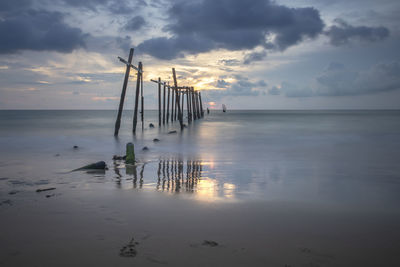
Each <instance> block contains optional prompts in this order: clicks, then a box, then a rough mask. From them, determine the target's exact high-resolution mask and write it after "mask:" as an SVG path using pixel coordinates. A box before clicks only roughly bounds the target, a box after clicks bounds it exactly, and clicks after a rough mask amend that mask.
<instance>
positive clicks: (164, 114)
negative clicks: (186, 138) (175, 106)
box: [163, 82, 166, 124]
mask: <svg viewBox="0 0 400 267" xmlns="http://www.w3.org/2000/svg"><path fill="white" fill-rule="evenodd" d="M165 87H166V83H165V82H164V97H163V124H165Z"/></svg>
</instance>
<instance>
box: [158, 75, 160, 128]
mask: <svg viewBox="0 0 400 267" xmlns="http://www.w3.org/2000/svg"><path fill="white" fill-rule="evenodd" d="M158 126H161V78H160V77H158Z"/></svg>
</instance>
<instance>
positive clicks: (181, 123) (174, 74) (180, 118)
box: [172, 68, 183, 130]
mask: <svg viewBox="0 0 400 267" xmlns="http://www.w3.org/2000/svg"><path fill="white" fill-rule="evenodd" d="M172 76H173V77H174V85H175V89H176V100H177V101H176V104H177V105H178V119H179V124H180V125H181V130H183V120H182V113H181V107H180V105H179V94H178V82H177V81H176V73H175V68H172Z"/></svg>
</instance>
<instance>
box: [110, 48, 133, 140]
mask: <svg viewBox="0 0 400 267" xmlns="http://www.w3.org/2000/svg"><path fill="white" fill-rule="evenodd" d="M132 58H133V48H131V50H130V51H129V58H128V63H129V64H131V63H132ZM130 70H131V66H130V65H126V71H125V78H124V84H123V86H122V92H121V99H120V100H119V108H118V115H117V120H116V121H115V129H114V136H118V132H119V128H120V127H121V115H122V109H123V108H124V101H125V93H126V87H127V86H128V80H129V72H130Z"/></svg>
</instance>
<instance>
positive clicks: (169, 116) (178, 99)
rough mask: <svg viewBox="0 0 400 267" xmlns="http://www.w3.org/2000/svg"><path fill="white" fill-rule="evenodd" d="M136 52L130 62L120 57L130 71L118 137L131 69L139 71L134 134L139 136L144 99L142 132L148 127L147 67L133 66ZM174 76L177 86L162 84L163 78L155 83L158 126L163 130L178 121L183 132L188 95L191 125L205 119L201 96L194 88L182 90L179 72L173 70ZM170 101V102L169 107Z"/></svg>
mask: <svg viewBox="0 0 400 267" xmlns="http://www.w3.org/2000/svg"><path fill="white" fill-rule="evenodd" d="M133 52H134V49H133V48H131V49H130V51H129V57H128V60H125V59H123V58H121V57H118V59H119V60H120V61H121V62H122V63H124V64H125V65H126V71H125V78H124V83H123V86H122V92H121V98H120V102H119V108H118V115H117V120H116V122H115V129H114V136H118V133H119V128H120V126H121V116H122V110H123V107H124V101H125V94H126V88H127V86H128V80H129V74H130V70H131V68H132V69H134V70H136V71H137V79H136V93H135V108H134V114H133V128H132V132H133V133H134V134H135V133H136V126H137V121H138V120H137V119H138V109H139V98H140V99H141V103H140V104H141V111H140V115H141V116H140V117H141V122H142V129H143V127H144V96H143V64H142V62H139V63H138V66H137V67H136V66H134V65H133V64H132V60H133ZM172 76H173V80H174V86H170V85H169V82H165V81H161V78H158V81H156V80H151V81H152V82H155V83H157V84H158V124H159V126H161V125H165V124H166V123H169V121H171V122H174V121H176V120H178V121H179V124H180V127H181V129H183V128H184V126H185V124H184V118H183V109H184V103H185V95H186V106H187V120H188V123H191V122H192V121H194V120H197V119H200V118H202V117H203V116H204V111H203V104H202V101H201V94H200V92H199V91H196V90H194V88H193V87H189V86H180V87H179V86H178V82H177V79H176V73H175V68H172ZM161 87H163V95H162V96H161ZM166 91H168V96H167V98H166ZM170 99H171V113H170V112H169V111H170ZM166 100H167V106H165V102H166ZM161 102H162V103H163V105H162V107H161ZM161 117H162V119H161Z"/></svg>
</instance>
